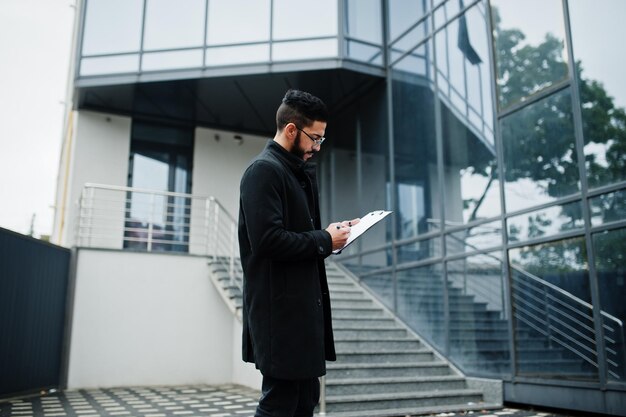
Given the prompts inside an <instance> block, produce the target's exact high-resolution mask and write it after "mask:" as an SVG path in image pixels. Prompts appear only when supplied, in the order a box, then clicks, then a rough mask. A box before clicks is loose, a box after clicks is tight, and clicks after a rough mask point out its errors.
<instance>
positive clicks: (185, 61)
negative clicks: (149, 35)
mask: <svg viewBox="0 0 626 417" xmlns="http://www.w3.org/2000/svg"><path fill="white" fill-rule="evenodd" d="M201 66H202V50H201V49H198V50H195V49H194V50H184V51H170V52H147V53H144V54H143V60H142V62H141V69H142V70H144V71H156V70H165V69H178V68H197V67H201Z"/></svg>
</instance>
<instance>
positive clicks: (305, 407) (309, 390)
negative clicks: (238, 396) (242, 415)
mask: <svg viewBox="0 0 626 417" xmlns="http://www.w3.org/2000/svg"><path fill="white" fill-rule="evenodd" d="M319 399H320V381H319V379H317V378H311V379H304V380H298V381H289V380H285V379H277V378H272V377H269V376H265V375H264V376H263V388H262V394H261V399H260V400H259V405H258V407H257V409H256V414H254V416H255V417H312V416H313V409H314V408H315V406H316V405H317V403H318V401H319Z"/></svg>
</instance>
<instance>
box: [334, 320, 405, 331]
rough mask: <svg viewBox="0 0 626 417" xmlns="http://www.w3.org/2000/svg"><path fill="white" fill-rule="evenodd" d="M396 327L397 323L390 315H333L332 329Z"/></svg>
mask: <svg viewBox="0 0 626 417" xmlns="http://www.w3.org/2000/svg"><path fill="white" fill-rule="evenodd" d="M395 327H398V323H396V321H395V320H394V319H393V318H391V317H377V318H376V317H374V318H367V317H366V318H363V317H353V318H337V317H333V329H335V330H340V329H341V330H345V329H364V330H369V329H381V328H383V329H385V328H395Z"/></svg>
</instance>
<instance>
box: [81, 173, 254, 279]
mask: <svg viewBox="0 0 626 417" xmlns="http://www.w3.org/2000/svg"><path fill="white" fill-rule="evenodd" d="M137 195H141V196H142V197H141V199H134V198H133V197H134V196H137ZM78 204H79V207H78V221H77V222H76V235H75V236H76V241H75V244H76V245H77V246H82V247H91V248H108V249H129V248H131V249H133V250H145V251H147V252H154V251H157V250H160V251H166V250H174V249H178V250H179V251H184V252H189V253H193V254H197V255H204V256H208V257H210V258H212V259H213V260H214V261H217V262H219V263H220V264H223V265H224V267H225V269H226V270H227V271H228V274H229V276H230V280H231V283H232V284H233V285H235V286H237V287H238V288H239V289H240V290H241V289H242V286H243V285H242V283H241V282H240V280H239V279H238V274H237V272H236V271H235V266H236V265H235V264H236V262H235V258H236V255H237V253H238V249H237V247H238V244H237V222H236V220H235V218H234V217H233V216H232V215H231V214H230V213H229V212H228V211H227V210H226V209H225V208H224V206H223V205H222V204H221V203H220V202H219V201H218V200H217V199H216V198H215V197H213V196H205V195H197V194H186V193H179V192H171V191H159V190H150V189H145V188H134V187H126V186H119V185H106V184H96V183H87V184H85V186H84V188H83V190H82V193H81V195H80V199H79V202H78ZM135 211H136V213H135V214H133V212H135ZM131 215H132V216H134V217H131Z"/></svg>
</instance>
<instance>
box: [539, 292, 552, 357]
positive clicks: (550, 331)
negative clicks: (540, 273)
mask: <svg viewBox="0 0 626 417" xmlns="http://www.w3.org/2000/svg"><path fill="white" fill-rule="evenodd" d="M541 292H542V294H543V306H544V308H545V311H546V312H545V314H546V322H547V326H546V327H547V330H548V346H549V347H550V348H552V347H553V346H552V323H551V320H550V308H549V306H548V289H547V288H542V289H541Z"/></svg>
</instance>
